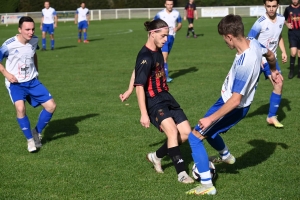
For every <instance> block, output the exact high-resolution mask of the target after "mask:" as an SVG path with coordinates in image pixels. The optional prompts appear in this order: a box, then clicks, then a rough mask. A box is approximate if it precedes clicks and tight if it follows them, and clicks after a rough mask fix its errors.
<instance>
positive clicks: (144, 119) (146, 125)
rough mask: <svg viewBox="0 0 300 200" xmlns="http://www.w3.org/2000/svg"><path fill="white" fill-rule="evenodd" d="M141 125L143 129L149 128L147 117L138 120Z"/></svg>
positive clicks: (143, 116)
mask: <svg viewBox="0 0 300 200" xmlns="http://www.w3.org/2000/svg"><path fill="white" fill-rule="evenodd" d="M140 122H141V125H142V126H143V127H145V128H149V127H150V119H149V116H148V115H142V116H141V119H140Z"/></svg>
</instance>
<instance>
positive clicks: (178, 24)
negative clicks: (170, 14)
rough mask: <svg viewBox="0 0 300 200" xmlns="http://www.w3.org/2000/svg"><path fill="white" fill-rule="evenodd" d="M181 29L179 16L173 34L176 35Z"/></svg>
mask: <svg viewBox="0 0 300 200" xmlns="http://www.w3.org/2000/svg"><path fill="white" fill-rule="evenodd" d="M181 27H182V18H181V16H180V15H179V16H178V18H177V26H176V27H175V30H174V32H175V33H176V32H177V31H179V30H180V29H181Z"/></svg>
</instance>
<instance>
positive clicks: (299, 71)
mask: <svg viewBox="0 0 300 200" xmlns="http://www.w3.org/2000/svg"><path fill="white" fill-rule="evenodd" d="M297 54H298V75H297V78H300V41H299V47H298V48H297Z"/></svg>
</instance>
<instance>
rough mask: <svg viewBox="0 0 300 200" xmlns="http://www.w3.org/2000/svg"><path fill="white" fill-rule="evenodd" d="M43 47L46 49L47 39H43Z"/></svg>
mask: <svg viewBox="0 0 300 200" xmlns="http://www.w3.org/2000/svg"><path fill="white" fill-rule="evenodd" d="M42 47H43V48H44V49H46V38H42Z"/></svg>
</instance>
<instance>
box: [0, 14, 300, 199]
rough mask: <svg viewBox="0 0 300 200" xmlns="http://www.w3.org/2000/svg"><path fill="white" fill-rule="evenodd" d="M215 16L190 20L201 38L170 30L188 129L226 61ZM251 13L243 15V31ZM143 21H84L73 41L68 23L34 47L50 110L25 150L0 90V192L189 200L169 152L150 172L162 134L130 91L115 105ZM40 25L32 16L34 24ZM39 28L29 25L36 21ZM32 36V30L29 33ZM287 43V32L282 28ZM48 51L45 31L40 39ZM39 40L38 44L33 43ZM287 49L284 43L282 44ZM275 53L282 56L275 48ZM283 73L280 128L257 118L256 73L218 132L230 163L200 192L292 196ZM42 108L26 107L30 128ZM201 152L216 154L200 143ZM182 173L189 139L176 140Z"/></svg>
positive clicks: (290, 105) (294, 175)
mask: <svg viewBox="0 0 300 200" xmlns="http://www.w3.org/2000/svg"><path fill="white" fill-rule="evenodd" d="M219 20H220V19H218V18H216V19H200V20H197V21H195V30H196V32H197V34H201V35H202V36H200V37H198V38H197V39H194V38H190V39H186V38H185V34H186V29H187V22H184V23H183V29H182V30H181V31H179V32H178V34H177V35H176V41H175V44H174V47H173V49H172V52H171V55H170V58H169V69H170V71H171V72H170V76H171V77H172V78H174V81H173V82H172V83H170V84H169V86H170V92H171V93H172V94H173V96H174V97H175V98H176V100H177V101H178V102H179V103H180V104H181V106H182V108H183V109H184V111H185V113H186V114H187V116H188V118H189V121H190V123H191V125H192V126H194V125H195V124H196V123H197V121H198V119H199V118H200V117H202V116H203V115H204V114H205V112H206V111H207V109H208V108H209V107H210V106H211V105H212V104H213V103H214V102H215V101H216V100H217V98H218V97H219V95H220V89H221V85H222V83H223V81H224V78H225V76H226V74H227V72H228V71H229V68H230V67H231V64H232V61H233V59H234V55H235V51H234V50H233V51H231V50H229V49H228V47H227V46H226V45H225V43H224V42H223V39H222V37H221V36H219V35H218V33H217V28H216V27H217V23H218V22H219ZM255 20H256V18H245V19H244V23H245V30H246V32H248V31H249V29H250V27H251V25H252V24H253V23H254V21H255ZM144 21H145V20H143V19H133V20H105V21H97V22H91V24H90V28H89V31H88V37H89V40H90V43H89V44H82V43H81V44H78V43H77V29H76V25H74V24H73V23H71V22H69V23H59V24H58V28H57V29H56V31H55V37H56V48H55V50H54V51H50V50H48V51H46V52H41V51H38V52H37V54H38V58H39V72H40V76H39V79H40V80H41V81H42V82H43V83H44V84H45V85H46V87H47V88H48V89H49V90H50V92H51V94H52V95H53V97H54V99H55V101H56V103H57V110H56V112H55V114H54V116H53V118H52V121H51V122H50V123H49V125H48V126H47V127H46V129H45V130H44V132H43V140H42V142H43V147H42V149H41V150H40V151H38V152H37V153H32V154H30V153H28V152H27V144H26V140H25V139H24V136H23V134H22V132H21V131H20V130H19V127H18V124H17V123H16V116H15V110H14V107H13V105H12V104H11V102H10V99H9V96H8V94H7V90H6V88H5V86H4V78H1V80H2V87H0V88H1V89H0V96H1V98H0V105H1V108H0V123H1V129H0V130H1V131H0V137H1V140H0V145H1V149H0V152H1V153H0V155H1V158H0V159H1V160H0V177H1V178H0V199H170V200H171V199H196V198H199V197H194V196H186V195H185V193H184V192H185V191H187V190H189V189H190V188H192V187H194V185H184V184H180V183H179V182H178V181H177V176H176V172H175V169H174V167H173V165H172V163H171V160H170V159H169V158H165V159H164V160H163V168H164V171H165V173H164V174H156V173H155V172H154V170H153V168H152V165H151V164H150V163H148V162H147V161H146V159H145V156H146V154H147V153H148V152H151V151H155V150H156V149H157V148H158V147H159V146H160V145H161V144H162V143H163V142H164V141H165V136H164V135H163V134H161V133H159V132H158V131H157V130H156V129H155V128H154V127H153V126H151V127H150V128H149V129H144V128H143V127H142V126H141V125H140V123H139V118H140V113H139V108H138V104H137V100H136V96H135V94H133V95H132V96H131V98H130V99H129V100H128V101H126V103H121V102H120V100H119V98H118V95H119V94H120V93H122V92H124V91H125V90H126V89H127V86H128V82H129V79H130V75H131V73H132V70H133V67H134V64H135V59H136V55H137V53H138V51H139V50H140V49H141V47H142V45H143V44H144V43H145V41H146V39H147V33H146V32H145V31H144V27H143V22H144ZM38 25H39V23H38ZM37 27H38V26H37ZM16 33H17V25H9V26H8V27H5V26H0V43H1V44H2V43H3V42H4V41H5V40H6V39H7V38H9V37H11V36H13V35H15V34H16ZM36 35H37V36H39V37H40V36H41V31H40V30H37V31H36ZM283 36H284V38H285V42H286V47H288V40H287V30H286V28H285V29H284V31H283ZM47 43H48V49H49V43H50V41H49V38H48V40H47ZM40 46H41V43H40ZM287 52H288V55H289V50H288V49H287ZM279 58H281V53H280V52H279ZM288 67H289V64H284V65H283V64H282V65H281V68H282V73H283V76H284V78H285V85H284V91H283V99H282V103H281V106H280V108H279V112H278V115H279V117H278V118H279V120H280V121H281V122H282V123H283V124H284V125H285V127H284V129H275V128H274V127H272V126H268V125H267V124H266V121H265V118H266V115H267V113H268V102H269V97H270V94H271V91H272V87H271V84H270V83H269V81H264V79H263V77H261V80H260V83H259V87H258V90H257V92H256V96H255V99H254V102H253V104H252V106H251V109H250V111H249V113H248V116H247V117H246V118H245V119H244V120H243V121H242V122H240V123H239V124H238V125H237V126H235V127H234V128H232V129H231V130H230V131H229V132H228V133H227V134H225V135H223V138H224V140H225V142H226V143H227V145H228V146H229V148H230V150H231V152H232V153H233V155H235V156H236V158H237V162H236V164H235V165H232V166H228V165H223V164H219V165H216V169H217V172H218V175H219V176H218V179H217V180H216V183H215V185H216V188H217V190H218V194H217V195H216V196H214V197H211V196H205V197H200V198H202V199H222V200H223V199H243V200H245V199H255V200H256V199H272V200H273V199H278V200H279V199H287V200H291V199H300V190H299V185H300V173H299V168H300V165H299V154H300V150H299V144H300V137H299V135H298V134H299V132H300V125H299V120H300V116H299V110H300V103H299V102H300V94H299V91H300V80H299V79H297V77H294V78H293V79H288V78H287V74H288ZM40 110H41V108H36V109H33V108H31V107H29V106H27V114H28V116H29V118H30V119H31V124H32V126H34V125H35V123H36V121H37V116H38V114H39V112H40ZM205 146H206V147H207V151H208V153H209V154H210V155H212V154H215V153H216V152H215V151H214V150H213V149H212V148H211V147H210V146H209V145H208V144H207V143H206V145H205ZM181 150H182V152H183V156H184V158H185V161H186V165H187V168H188V169H189V171H188V173H189V174H191V167H192V165H193V161H192V158H191V154H190V148H189V145H188V144H187V143H186V144H184V145H182V146H181Z"/></svg>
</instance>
